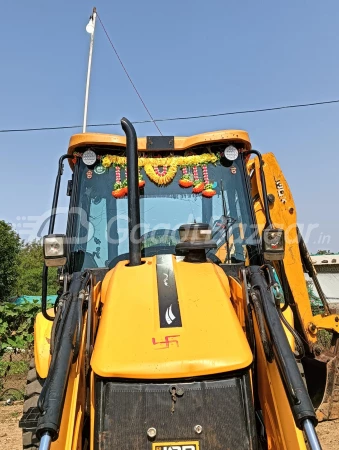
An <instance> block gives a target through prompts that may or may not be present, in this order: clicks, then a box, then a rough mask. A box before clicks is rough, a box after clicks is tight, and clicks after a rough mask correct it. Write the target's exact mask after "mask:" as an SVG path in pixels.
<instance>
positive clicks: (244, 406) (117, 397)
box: [95, 376, 256, 450]
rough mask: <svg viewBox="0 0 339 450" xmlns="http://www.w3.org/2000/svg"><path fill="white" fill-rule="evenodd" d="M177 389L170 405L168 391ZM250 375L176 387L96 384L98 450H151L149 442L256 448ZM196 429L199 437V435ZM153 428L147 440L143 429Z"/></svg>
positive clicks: (213, 449)
mask: <svg viewBox="0 0 339 450" xmlns="http://www.w3.org/2000/svg"><path fill="white" fill-rule="evenodd" d="M173 386H175V388H176V392H177V393H178V394H181V392H180V390H182V391H183V395H181V396H177V397H176V401H175V402H174V412H172V408H173V400H172V397H171V389H172V387H173ZM249 389H250V388H249V380H248V376H244V377H239V378H232V379H225V380H220V381H202V382H193V383H177V384H167V383H166V384H144V383H138V384H132V383H120V382H117V381H108V380H104V379H100V378H98V379H97V381H96V426H95V443H96V445H95V449H96V450H108V449H109V450H112V449H114V450H115V449H119V450H125V449H126V450H127V449H133V450H150V449H151V448H152V445H151V444H152V442H166V441H167V442H172V441H173V442H174V441H199V443H200V450H219V449H220V450H248V449H254V448H256V446H255V444H254V440H255V437H254V436H253V434H254V433H253V429H254V427H253V409H252V406H251V403H250V402H249V401H248V398H250V395H249ZM196 425H201V427H202V432H201V434H197V433H196V432H195V430H194V427H195V426H196ZM151 427H152V428H155V429H156V431H157V434H156V438H155V440H154V441H151V440H150V439H149V438H148V437H147V430H148V429H149V428H151Z"/></svg>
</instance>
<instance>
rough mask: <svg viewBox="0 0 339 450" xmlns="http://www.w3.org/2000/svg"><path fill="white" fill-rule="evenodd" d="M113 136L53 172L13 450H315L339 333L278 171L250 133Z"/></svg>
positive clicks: (73, 152) (334, 397)
mask: <svg viewBox="0 0 339 450" xmlns="http://www.w3.org/2000/svg"><path fill="white" fill-rule="evenodd" d="M121 123H122V128H123V130H124V132H125V135H126V137H124V136H118V135H108V134H91V133H84V134H78V135H75V136H73V137H72V138H71V140H70V145H69V149H68V153H67V154H65V155H63V156H62V157H61V159H60V162H59V170H58V175H57V179H56V185H55V192H54V199H53V205H52V215H51V219H50V224H49V233H48V235H47V236H45V238H44V243H43V245H44V256H45V266H44V269H43V283H42V295H43V301H42V312H41V313H40V314H39V315H38V316H37V318H36V322H35V336H34V356H35V357H34V363H32V366H31V370H30V371H29V375H28V382H27V392H26V401H25V404H24V414H23V417H22V419H21V421H20V425H21V427H22V428H23V448H24V449H25V450H28V449H29V450H34V449H37V448H40V449H41V450H48V449H50V448H51V449H52V450H85V449H87V450H125V449H126V450H127V449H128V450H130V449H133V450H249V449H251V450H255V449H258V450H259V449H261V450H263V449H274V450H283V449H284V450H302V449H307V448H308V449H311V450H316V449H320V448H321V446H320V443H319V441H318V438H317V434H316V431H315V427H316V425H317V422H318V421H319V420H325V419H326V420H328V419H332V418H336V417H338V329H339V316H338V315H337V314H336V313H335V311H334V312H331V310H330V308H329V305H328V304H327V302H326V298H325V296H324V295H323V293H322V291H321V288H320V285H319V283H318V281H317V278H316V273H315V271H314V268H313V266H312V263H311V261H310V258H309V255H308V252H307V249H306V246H305V244H304V242H303V240H302V238H301V236H300V233H299V232H298V229H297V225H296V208H295V205H294V202H293V198H292V195H291V193H290V191H289V188H288V185H287V182H286V180H285V178H284V175H283V173H282V171H281V169H280V168H279V166H278V163H277V161H276V159H275V157H274V156H273V154H271V153H269V154H266V155H263V156H262V155H261V154H260V153H259V152H258V151H256V150H253V149H252V148H251V143H250V140H249V136H248V134H247V133H246V132H244V131H227V130H226V131H216V132H211V133H204V134H200V135H196V136H190V137H173V136H168V137H146V138H139V139H137V137H136V133H135V130H134V128H133V126H132V124H131V123H130V122H129V121H128V120H127V119H125V118H124V119H122V121H121ZM65 160H68V162H69V164H70V167H71V169H72V179H71V180H70V181H69V183H68V189H67V191H68V195H69V196H70V206H69V215H68V223H67V231H66V234H65V235H60V234H54V223H55V217H56V211H57V205H58V197H59V188H60V181H61V175H62V173H63V169H64V161H65ZM51 266H57V267H60V269H59V280H60V286H61V287H60V292H59V296H58V301H57V303H56V305H55V307H54V309H47V306H46V294H47V276H48V267H51ZM304 271H307V272H308V273H309V274H310V276H311V277H312V278H313V280H314V282H315V284H316V286H317V287H318V290H319V295H320V297H321V299H322V300H323V312H322V314H319V315H313V314H312V310H311V307H310V301H309V297H308V292H307V287H306V283H305V277H304ZM322 330H327V331H328V332H329V334H331V335H332V344H331V346H330V347H329V348H327V349H325V350H324V349H322V348H321V346H320V345H319V341H318V335H319V333H320V332H323V331H322Z"/></svg>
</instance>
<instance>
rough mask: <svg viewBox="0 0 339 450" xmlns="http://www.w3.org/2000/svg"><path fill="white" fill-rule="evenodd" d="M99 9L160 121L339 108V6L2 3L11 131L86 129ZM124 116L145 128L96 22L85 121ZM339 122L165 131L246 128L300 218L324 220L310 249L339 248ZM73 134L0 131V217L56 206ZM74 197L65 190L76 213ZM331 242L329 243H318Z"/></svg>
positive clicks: (225, 122) (333, 113)
mask: <svg viewBox="0 0 339 450" xmlns="http://www.w3.org/2000/svg"><path fill="white" fill-rule="evenodd" d="M93 6H96V7H97V9H98V12H99V14H100V16H101V18H102V20H103V22H104V24H105V26H106V28H107V30H108V32H109V34H110V36H111V38H112V39H113V42H114V44H115V45H116V47H117V50H118V51H119V53H120V55H121V57H122V59H123V61H124V63H125V65H126V67H127V68H128V70H129V72H130V74H131V76H132V78H133V80H134V82H135V84H136V85H137V87H138V89H139V90H140V92H141V94H142V96H143V98H144V99H145V101H146V104H147V106H148V108H149V109H150V110H151V112H152V114H153V116H154V117H171V116H185V115H197V114H208V113H217V112H223V111H232V110H241V109H255V108H262V107H271V106H276V105H284V104H293V103H306V102H316V101H322V100H331V99H336V98H339V93H338V79H339V77H338V75H339V73H338V72H339V70H338V69H339V59H338V56H337V55H338V48H339V33H338V22H339V4H338V2H337V1H333V0H327V1H326V2H319V1H315V0H308V1H305V0H304V1H302V0H299V1H298V2H295V1H292V0H286V1H284V2H272V1H268V0H264V1H261V2H253V1H250V0H247V1H245V0H242V1H240V0H237V1H236V0H233V1H227V2H226V1H222V0H209V1H208V2H206V1H204V2H202V1H200V0H185V1H182V0H181V1H179V0H172V1H171V2H159V1H155V0H147V1H143V2H140V1H136V0H132V1H129V2H112V1H108V0H97V1H96V3H95V4H93V0H91V1H88V0H72V1H66V0H59V1H58V2H51V1H46V0H44V1H43V0H39V1H37V0H32V1H30V2H28V1H27V0H12V1H11V2H5V3H4V4H3V5H2V24H1V31H0V33H1V39H0V55H1V69H0V92H1V101H0V128H1V129H6V128H25V127H39V126H55V125H70V124H80V123H81V122H82V115H83V102H84V87H85V78H86V68H87V58H88V44H89V35H88V34H87V33H86V31H85V26H86V24H87V21H88V18H89V15H90V13H91V10H92V7H93ZM123 115H125V116H126V117H128V118H129V119H131V120H136V119H147V118H148V117H147V115H146V112H145V111H144V109H143V107H142V105H141V104H140V102H139V100H138V98H137V97H136V95H135V93H134V91H133V89H132V87H131V86H130V84H129V82H128V80H127V78H126V76H125V74H124V72H123V71H122V69H121V66H120V65H119V63H118V61H117V59H116V57H115V55H114V54H113V51H112V49H111V48H110V46H109V43H108V41H107V39H106V37H105V35H104V33H103V30H102V29H101V27H100V24H99V23H98V25H97V30H96V36H95V51H94V59H93V73H92V84H91V93H90V107H89V123H100V122H117V121H119V120H120V118H121V117H122V116H123ZM338 119H339V104H335V105H328V106H318V107H314V108H308V109H304V108H302V109H297V110H285V111H277V112H270V113H260V114H248V115H237V116H228V117H219V118H211V119H203V120H190V121H183V122H167V123H160V124H159V126H160V127H161V130H162V132H163V133H164V134H169V135H173V134H174V135H190V134H195V133H200V132H205V131H209V130H215V129H225V128H236V129H245V130H247V131H248V132H249V133H250V136H251V139H252V142H253V146H254V147H255V148H258V149H260V150H261V151H262V152H263V153H265V152H268V151H273V152H274V153H275V154H276V156H277V158H278V160H279V162H280V164H281V166H282V168H283V171H284V173H285V176H286V178H287V180H288V182H289V184H290V187H291V189H292V192H293V195H294V198H295V201H296V204H297V211H298V221H299V222H301V223H304V224H309V223H312V224H315V223H318V224H319V227H318V228H317V229H316V230H315V231H314V232H313V233H314V235H313V234H312V239H313V236H314V239H313V240H312V239H311V241H310V249H311V251H316V250H317V249H318V248H330V249H332V250H334V251H338V252H339V226H338V223H339V208H338V204H339V202H338V195H339V177H338V166H339V156H338V154H339V151H338V139H337V135H338ZM136 128H137V132H138V134H139V135H140V136H141V135H147V134H156V129H155V128H154V126H152V125H138V126H137V127H136ZM77 131H78V130H75V131H74V132H77ZM79 131H80V129H79ZM96 131H103V132H112V133H114V132H115V133H119V134H120V133H122V132H121V130H120V128H119V127H117V128H104V129H102V130H101V129H97V130H96ZM71 133H72V131H70V130H65V131H48V132H47V131H46V132H40V133H36V132H32V133H11V134H4V133H3V134H1V133H0V149H1V158H2V164H1V168H2V173H1V176H0V204H1V212H0V217H1V219H5V220H7V221H9V222H12V223H18V224H21V223H22V222H24V221H25V219H24V220H22V219H20V220H19V219H17V217H18V216H19V217H20V218H22V217H23V216H24V217H27V216H35V215H41V214H43V213H45V212H46V211H47V210H48V208H50V204H51V200H52V194H53V186H54V179H55V174H56V168H57V160H58V158H59V156H60V155H61V154H62V153H64V152H65V151H66V149H67V144H68V140H69V137H70V134H71ZM65 178H67V177H65ZM64 192H65V185H64V184H63V187H62V192H61V194H62V195H61V199H60V201H61V205H64V206H66V205H67V201H68V198H67V197H65V196H64ZM321 233H322V234H321ZM323 235H330V236H331V242H330V243H329V244H327V243H325V244H323V243H321V244H319V243H318V242H321V239H322V236H323Z"/></svg>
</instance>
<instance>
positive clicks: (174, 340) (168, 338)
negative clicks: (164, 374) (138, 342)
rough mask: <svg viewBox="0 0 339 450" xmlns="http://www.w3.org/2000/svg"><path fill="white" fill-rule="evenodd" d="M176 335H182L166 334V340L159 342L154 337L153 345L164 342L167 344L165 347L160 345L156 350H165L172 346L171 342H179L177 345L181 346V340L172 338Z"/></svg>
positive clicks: (177, 335)
mask: <svg viewBox="0 0 339 450" xmlns="http://www.w3.org/2000/svg"><path fill="white" fill-rule="evenodd" d="M175 337H180V334H175V335H174V336H165V340H164V341H161V342H157V341H156V340H155V338H152V344H153V345H162V344H163V345H165V347H159V348H156V349H155V350H165V349H166V348H169V347H170V344H177V347H179V341H177V340H176V339H173V340H172V338H175Z"/></svg>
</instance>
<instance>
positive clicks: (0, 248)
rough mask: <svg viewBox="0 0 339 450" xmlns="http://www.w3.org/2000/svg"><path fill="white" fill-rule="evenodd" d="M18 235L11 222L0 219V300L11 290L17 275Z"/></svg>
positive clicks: (8, 294) (4, 299)
mask: <svg viewBox="0 0 339 450" xmlns="http://www.w3.org/2000/svg"><path fill="white" fill-rule="evenodd" d="M20 243H21V240H20V237H19V235H18V233H16V232H15V231H14V230H13V227H12V225H11V224H9V223H7V222H5V221H3V220H0V301H6V300H7V299H8V297H10V295H11V293H12V292H13V289H14V286H15V283H16V279H17V275H18V255H19V251H20Z"/></svg>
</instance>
